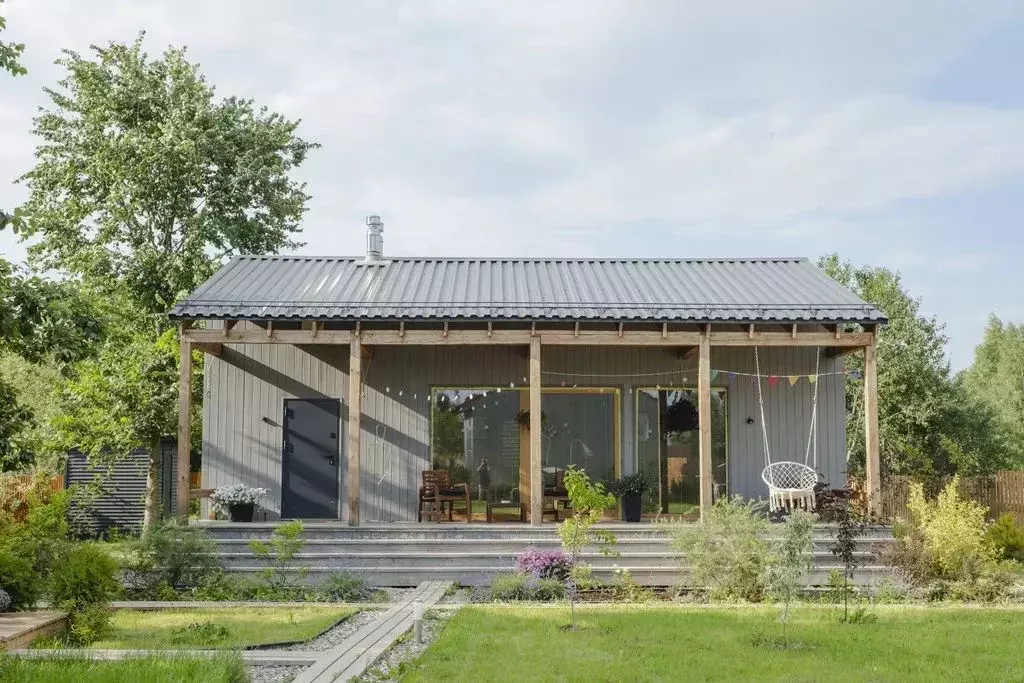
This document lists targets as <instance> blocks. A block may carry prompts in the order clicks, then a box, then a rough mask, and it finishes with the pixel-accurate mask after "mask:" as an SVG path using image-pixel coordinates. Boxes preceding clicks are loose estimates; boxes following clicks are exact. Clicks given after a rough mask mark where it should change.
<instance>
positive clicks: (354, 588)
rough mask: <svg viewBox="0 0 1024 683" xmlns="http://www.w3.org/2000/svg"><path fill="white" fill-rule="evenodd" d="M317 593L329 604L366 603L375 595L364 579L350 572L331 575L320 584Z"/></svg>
mask: <svg viewBox="0 0 1024 683" xmlns="http://www.w3.org/2000/svg"><path fill="white" fill-rule="evenodd" d="M316 592H317V596H318V597H319V598H320V599H321V600H325V601H327V602H364V601H366V600H369V599H370V597H371V595H372V593H373V591H371V590H370V589H369V588H367V586H366V582H365V581H364V580H363V579H362V577H359V576H356V575H354V574H350V573H348V572H338V573H337V574H331V575H330V576H328V577H327V578H326V579H324V580H323V581H321V582H320V584H319V585H318V586H317V590H316Z"/></svg>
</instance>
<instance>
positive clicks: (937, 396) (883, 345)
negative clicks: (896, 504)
mask: <svg viewBox="0 0 1024 683" xmlns="http://www.w3.org/2000/svg"><path fill="white" fill-rule="evenodd" d="M819 266H820V267H821V268H822V269H824V270H825V272H826V273H828V274H829V275H830V276H831V277H832V278H834V279H835V280H837V281H838V282H839V283H841V284H843V285H845V286H847V287H849V288H850V289H852V290H853V291H854V292H856V293H857V294H858V295H859V296H860V297H861V298H863V299H864V300H865V301H869V302H871V303H872V304H874V305H875V306H877V307H878V308H879V309H880V310H881V311H883V312H884V313H885V314H886V316H887V317H888V319H889V324H888V325H887V326H885V327H884V328H883V329H882V330H881V331H880V333H879V336H878V387H879V389H878V420H879V450H880V457H881V460H882V468H883V471H884V472H885V473H887V474H909V475H914V476H918V477H924V478H931V477H935V476H938V475H945V474H952V473H954V472H965V473H969V474H979V473H984V472H990V471H993V470H996V469H999V468H1000V467H1002V466H1004V465H1005V464H1006V462H1007V458H1008V453H1007V450H1006V443H1005V439H1004V434H1003V432H1002V431H1001V430H1000V429H999V428H998V425H997V424H996V423H995V420H994V416H993V415H992V413H991V411H990V410H988V409H987V407H986V406H984V405H981V404H979V403H978V402H977V401H975V400H973V398H972V397H971V396H970V395H969V394H968V392H966V391H965V390H964V389H963V387H962V386H961V384H960V383H959V382H957V381H955V380H954V378H953V377H952V376H951V374H950V368H949V361H948V360H947V358H946V354H945V349H946V341H947V340H946V336H945V335H944V334H943V325H942V323H941V322H940V321H939V320H938V319H937V318H936V317H935V316H928V315H924V314H923V313H922V312H921V303H920V301H919V300H918V299H915V298H913V297H912V296H911V295H910V294H909V293H908V292H907V291H906V289H905V288H904V286H903V282H902V280H901V278H900V276H899V274H898V273H894V272H892V271H890V270H888V269H886V268H872V267H863V268H857V267H855V266H853V265H852V264H850V263H849V262H842V261H840V260H839V257H838V256H836V255H831V256H827V257H825V258H823V259H821V261H820V262H819ZM846 364H847V367H848V368H851V369H853V370H856V371H862V370H863V360H862V359H861V358H860V356H859V354H852V355H850V356H847V358H846ZM846 390H847V397H846V399H847V410H848V413H849V421H848V424H849V427H848V429H847V448H848V452H849V453H850V456H851V457H850V462H849V466H850V468H851V470H852V471H860V470H862V469H863V467H864V441H863V434H864V386H863V380H862V379H857V378H850V379H848V380H847V383H846Z"/></svg>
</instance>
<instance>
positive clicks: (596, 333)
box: [177, 320, 880, 526]
mask: <svg viewBox="0 0 1024 683" xmlns="http://www.w3.org/2000/svg"><path fill="white" fill-rule="evenodd" d="M236 322H237V321H233V320H222V321H217V324H218V325H219V326H207V327H199V326H197V325H196V323H195V322H193V321H183V322H182V324H181V363H180V371H181V377H180V380H181V381H180V385H179V386H180V394H179V411H180V412H179V423H178V464H179V466H178V473H179V474H178V477H179V481H178V488H177V491H178V501H177V502H178V505H177V509H178V510H179V511H185V510H187V509H188V505H187V498H188V496H189V485H188V484H189V482H188V479H187V477H188V475H187V472H188V458H189V447H188V444H189V443H190V437H191V434H190V424H189V417H188V416H189V415H190V412H191V394H192V389H191V384H192V363H191V359H192V353H193V351H202V352H204V353H207V354H211V355H213V356H219V355H220V354H221V352H222V349H223V347H224V345H231V344H284V345H303V346H306V345H334V346H348V348H349V353H348V356H349V369H348V387H347V391H346V394H347V396H346V398H347V404H348V406H349V416H348V434H347V448H346V449H345V461H344V463H343V466H344V467H345V471H346V476H347V482H348V491H347V506H348V524H349V525H352V526H358V525H359V524H360V467H361V462H360V454H361V452H362V444H361V439H362V419H363V410H362V401H363V387H364V383H363V370H362V368H363V364H364V362H365V361H366V359H367V358H369V357H371V356H372V354H373V350H374V348H376V347H385V346H391V347H395V346H438V345H446V346H486V345H497V346H517V347H522V348H524V349H525V350H526V351H527V354H528V368H529V373H528V378H527V383H528V392H526V393H527V396H526V398H527V400H528V409H529V420H530V425H529V439H528V444H527V446H528V447H527V448H525V449H524V456H523V459H524V462H523V465H522V467H523V470H524V473H527V475H526V476H524V477H523V481H522V491H521V500H522V501H523V502H524V503H525V504H526V505H527V506H528V510H527V512H528V517H529V519H530V522H531V524H533V525H540V524H541V520H542V517H543V510H542V506H543V501H542V497H541V496H540V495H531V492H532V491H540V490H541V489H542V488H543V487H542V481H543V473H542V463H541V458H540V455H539V454H540V452H541V433H542V428H541V419H542V417H541V416H542V413H541V392H542V382H541V374H542V372H541V367H542V365H541V360H542V354H543V349H544V348H545V347H564V346H577V347H662V348H672V349H676V350H677V351H678V353H679V354H680V356H681V357H683V358H686V359H691V358H695V359H696V361H697V373H696V374H697V394H698V411H699V424H700V428H699V449H698V450H699V502H700V511H701V514H702V516H703V515H704V514H706V512H707V510H708V509H709V508H710V506H711V505H712V501H713V496H712V486H713V480H712V468H711V453H712V436H711V429H710V426H709V425H710V406H711V391H712V388H711V383H712V375H711V373H712V370H711V349H712V348H715V347H776V348H778V347H798V348H807V347H817V348H819V349H823V352H824V353H825V354H826V355H827V356H833V357H834V356H838V355H843V354H847V353H851V352H857V351H863V353H864V404H865V414H866V419H865V441H866V446H867V448H866V452H867V467H866V489H867V502H868V509H869V511H870V512H872V513H878V512H879V511H880V481H879V454H878V399H877V388H878V386H877V364H876V355H875V348H876V340H877V336H876V335H877V329H876V327H875V326H874V325H854V324H846V323H842V322H837V323H832V324H816V323H815V324H791V325H785V326H783V325H777V324H735V323H721V324H707V323H705V324H669V323H664V324H640V323H636V324H627V323H621V322H620V323H598V322H592V323H579V322H576V323H532V324H528V325H523V324H521V323H520V324H515V323H509V322H498V321H492V322H477V323H473V322H460V323H458V324H455V323H448V322H445V323H420V322H417V323H407V322H401V321H398V322H394V323H383V322H372V323H370V322H365V323H364V322H362V321H358V320H356V321H351V322H326V323H325V322H323V321H321V320H289V321H287V322H280V321H274V320H249V321H247V322H249V323H251V325H246V326H244V327H239V326H237V324H236Z"/></svg>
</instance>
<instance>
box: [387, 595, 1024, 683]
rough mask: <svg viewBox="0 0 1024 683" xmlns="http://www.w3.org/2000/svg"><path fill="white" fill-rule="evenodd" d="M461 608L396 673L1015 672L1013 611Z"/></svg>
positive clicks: (773, 676) (474, 676)
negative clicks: (856, 617) (855, 617)
mask: <svg viewBox="0 0 1024 683" xmlns="http://www.w3.org/2000/svg"><path fill="white" fill-rule="evenodd" d="M577 616H578V622H579V624H580V626H581V629H580V630H579V631H575V632H573V631H566V630H565V626H566V624H568V622H569V610H568V609H567V608H566V609H563V608H552V609H528V608H523V609H518V608H502V609H494V608H487V607H465V608H463V609H462V610H460V611H459V612H458V613H457V614H456V615H455V616H454V617H453V618H452V620H451V621H450V622H449V623H448V624H447V627H446V628H445V629H444V632H443V633H442V634H441V635H440V637H439V638H438V640H437V642H435V643H434V644H433V645H432V646H431V647H430V648H429V649H427V650H426V652H425V653H424V654H423V655H422V656H421V657H420V658H419V659H417V660H416V661H415V662H414V663H412V664H411V665H407V667H406V670H405V672H404V676H403V678H402V680H403V681H436V680H473V681H495V680H531V681H559V680H569V679H571V680H588V681H620V680H682V679H695V680H754V679H769V680H778V679H789V678H799V679H801V680H837V681H842V680H910V681H914V680H917V681H929V682H930V681H935V680H959V681H990V680H1021V673H1020V670H1019V668H1018V664H1019V655H1020V652H1019V643H1020V642H1021V640H1022V639H1024V619H1021V614H1020V612H1018V611H1014V610H985V609H971V610H959V609H955V608H947V609H939V610H933V609H927V608H891V609H885V610H879V611H878V615H877V621H875V622H872V623H861V624H843V623H839V622H838V621H837V618H836V612H835V611H834V610H831V609H806V610H801V609H796V610H795V611H794V612H793V615H792V620H791V622H790V624H789V625H788V626H787V629H786V633H787V636H786V637H785V638H784V637H783V635H782V634H783V631H782V625H781V624H779V622H778V620H777V617H778V611H777V610H776V609H773V608H770V607H746V608H738V609H735V608H734V609H715V608H704V609H687V608H682V607H680V608H676V609H645V608H636V607H632V608H631V607H621V608H596V609H587V610H585V611H582V612H581V613H579V614H578V615H577Z"/></svg>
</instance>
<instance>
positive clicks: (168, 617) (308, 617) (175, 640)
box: [36, 606, 356, 650]
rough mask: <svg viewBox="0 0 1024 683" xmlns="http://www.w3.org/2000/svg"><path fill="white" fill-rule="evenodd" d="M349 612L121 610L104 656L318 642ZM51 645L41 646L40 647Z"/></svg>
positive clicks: (103, 645) (102, 645)
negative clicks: (109, 652)
mask: <svg viewBox="0 0 1024 683" xmlns="http://www.w3.org/2000/svg"><path fill="white" fill-rule="evenodd" d="M353 614H356V610H354V609H352V608H348V607H341V606H339V607H299V608H258V609H252V608H227V609H224V608H219V609H217V608H215V609H191V610H162V611H135V610H119V611H117V612H116V613H115V614H114V616H113V619H112V622H111V627H112V629H113V632H112V633H111V635H110V636H109V637H107V638H104V639H103V640H98V641H96V642H94V643H92V644H91V645H89V647H90V648H91V649H99V650H168V649H170V650H188V649H204V650H205V649H216V650H232V649H234V650H237V649H245V648H252V647H258V646H268V645H274V644H281V643H287V644H290V643H295V642H300V641H307V640H311V639H314V638H316V637H317V636H319V635H321V634H322V633H324V632H325V631H330V630H332V629H333V628H334V627H335V625H336V624H338V623H339V622H342V621H343V620H347V619H348V618H350V617H351V616H352V615H353ZM51 645H53V643H52V642H47V641H46V640H44V641H37V643H36V647H39V646H47V647H48V646H51Z"/></svg>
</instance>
